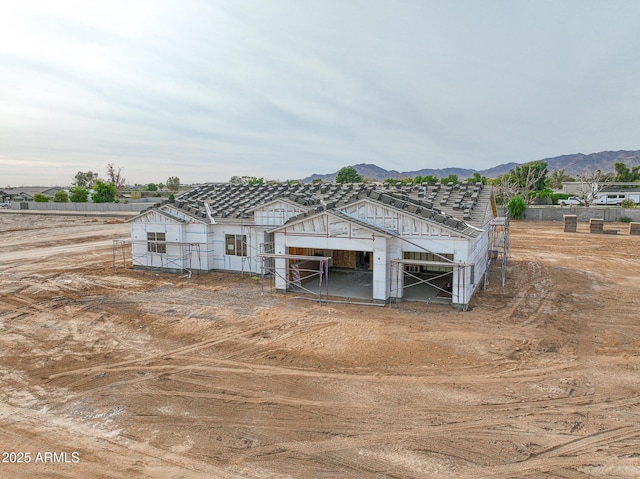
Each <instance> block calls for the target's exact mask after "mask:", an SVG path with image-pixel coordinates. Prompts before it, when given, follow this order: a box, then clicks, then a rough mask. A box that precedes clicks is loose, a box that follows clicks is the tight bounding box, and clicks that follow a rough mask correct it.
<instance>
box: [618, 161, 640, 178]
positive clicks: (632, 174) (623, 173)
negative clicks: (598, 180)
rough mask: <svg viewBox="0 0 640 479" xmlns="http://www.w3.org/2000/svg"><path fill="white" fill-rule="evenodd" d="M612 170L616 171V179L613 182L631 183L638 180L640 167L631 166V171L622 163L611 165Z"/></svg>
mask: <svg viewBox="0 0 640 479" xmlns="http://www.w3.org/2000/svg"><path fill="white" fill-rule="evenodd" d="M613 168H614V169H615V170H616V177H615V179H614V181H616V182H620V183H632V182H634V181H639V180H640V165H638V166H632V167H631V169H629V168H628V167H627V165H625V164H624V163H622V162H616V163H614V164H613Z"/></svg>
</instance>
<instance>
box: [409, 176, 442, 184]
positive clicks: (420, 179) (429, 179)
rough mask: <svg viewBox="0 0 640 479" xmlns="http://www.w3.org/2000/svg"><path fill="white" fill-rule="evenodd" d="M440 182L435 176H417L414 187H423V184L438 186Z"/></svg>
mask: <svg viewBox="0 0 640 479" xmlns="http://www.w3.org/2000/svg"><path fill="white" fill-rule="evenodd" d="M438 181H440V180H439V179H438V178H436V177H435V176H433V175H425V176H416V177H415V178H414V179H413V184H414V185H421V184H422V183H430V184H436V183H437V182H438Z"/></svg>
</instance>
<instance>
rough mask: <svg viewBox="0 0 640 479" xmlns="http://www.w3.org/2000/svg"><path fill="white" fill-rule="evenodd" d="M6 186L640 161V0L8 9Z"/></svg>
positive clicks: (134, 3) (2, 178)
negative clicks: (634, 154)
mask: <svg viewBox="0 0 640 479" xmlns="http://www.w3.org/2000/svg"><path fill="white" fill-rule="evenodd" d="M0 12H1V14H0V187H7V186H26V185H41V186H53V185H59V186H65V185H69V184H70V183H71V181H72V179H73V176H74V175H75V174H76V173H77V172H78V171H89V170H90V171H94V172H98V173H99V174H100V175H101V177H105V176H106V168H107V165H108V164H109V163H112V164H115V165H116V166H118V167H122V174H123V176H124V177H125V178H126V179H127V181H128V182H129V183H130V184H146V183H150V182H154V183H158V182H166V179H167V178H168V177H169V176H178V177H179V178H180V180H181V181H182V182H183V183H198V182H211V181H228V180H229V179H230V178H231V177H232V176H243V175H247V176H256V177H263V178H265V179H269V180H286V179H295V178H304V177H306V176H309V175H311V174H313V173H320V174H325V173H332V172H335V171H337V170H339V169H340V168H342V167H343V166H348V165H356V164H359V163H373V164H376V165H378V166H380V167H382V168H385V169H388V170H392V169H393V170H397V171H415V170H419V169H422V168H448V167H456V168H470V169H474V170H482V169H486V168H491V167H493V166H497V165H500V164H503V163H508V162H516V163H524V162H528V161H533V160H538V159H543V158H549V157H554V156H559V155H564V154H572V153H585V154H588V153H595V152H600V151H606V150H637V149H640V135H639V133H640V120H639V109H638V106H639V105H640V61H638V52H640V29H639V28H638V25H639V24H640V2H638V1H637V0H601V1H593V0H528V1H519V0H468V1H462V0H437V1H435V0H416V1H412V0H322V1H321V0H252V1H250V0H229V1H223V0H202V1H199V0H151V1H147V0H123V1H121V0H109V1H102V0H100V1H98V0H79V1H69V0H55V1H51V0H42V1H38V0H20V1H15V0H0Z"/></svg>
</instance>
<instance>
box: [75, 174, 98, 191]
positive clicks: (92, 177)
mask: <svg viewBox="0 0 640 479" xmlns="http://www.w3.org/2000/svg"><path fill="white" fill-rule="evenodd" d="M97 179H98V173H94V172H93V171H78V172H77V173H76V176H74V177H73V186H79V187H82V188H92V187H93V184H94V183H95V181H96V180H97Z"/></svg>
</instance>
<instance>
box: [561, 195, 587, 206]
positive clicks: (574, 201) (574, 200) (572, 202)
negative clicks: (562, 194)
mask: <svg viewBox="0 0 640 479" xmlns="http://www.w3.org/2000/svg"><path fill="white" fill-rule="evenodd" d="M558 204H559V205H560V206H580V205H582V204H584V201H582V200H581V199H580V198H578V197H577V196H569V198H566V199H564V200H558Z"/></svg>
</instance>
